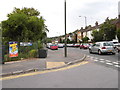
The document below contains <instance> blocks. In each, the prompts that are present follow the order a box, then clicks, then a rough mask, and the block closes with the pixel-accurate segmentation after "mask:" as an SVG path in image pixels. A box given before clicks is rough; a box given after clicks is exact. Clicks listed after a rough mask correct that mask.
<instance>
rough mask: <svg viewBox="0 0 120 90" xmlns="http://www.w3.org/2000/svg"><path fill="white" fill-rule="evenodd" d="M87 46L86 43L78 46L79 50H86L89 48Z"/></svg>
mask: <svg viewBox="0 0 120 90" xmlns="http://www.w3.org/2000/svg"><path fill="white" fill-rule="evenodd" d="M89 46H90V45H89V44H88V43H82V44H80V49H82V48H83V49H88V48H89Z"/></svg>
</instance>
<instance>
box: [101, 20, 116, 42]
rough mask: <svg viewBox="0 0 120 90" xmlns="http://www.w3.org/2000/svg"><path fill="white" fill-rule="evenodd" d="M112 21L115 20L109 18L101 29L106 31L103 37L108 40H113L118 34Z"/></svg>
mask: <svg viewBox="0 0 120 90" xmlns="http://www.w3.org/2000/svg"><path fill="white" fill-rule="evenodd" d="M111 21H113V20H112V19H111V20H107V21H106V22H104V24H102V25H101V27H100V31H103V33H104V36H103V39H104V40H107V41H111V40H112V39H114V38H115V35H116V27H115V25H113V24H111Z"/></svg>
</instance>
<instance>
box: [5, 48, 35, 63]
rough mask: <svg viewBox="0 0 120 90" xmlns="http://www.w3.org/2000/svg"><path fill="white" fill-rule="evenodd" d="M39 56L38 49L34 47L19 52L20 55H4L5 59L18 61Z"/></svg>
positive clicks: (6, 60)
mask: <svg viewBox="0 0 120 90" xmlns="http://www.w3.org/2000/svg"><path fill="white" fill-rule="evenodd" d="M34 57H37V50H35V49H32V50H30V51H29V52H28V53H18V57H9V54H6V55H4V61H5V62H9V61H17V60H21V59H27V58H34Z"/></svg>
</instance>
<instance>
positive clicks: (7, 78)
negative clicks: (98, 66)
mask: <svg viewBox="0 0 120 90" xmlns="http://www.w3.org/2000/svg"><path fill="white" fill-rule="evenodd" d="M87 63H89V62H88V61H83V62H80V63H77V64H74V65H70V66H67V67H63V68H59V69H52V70H45V71H38V72H32V73H26V74H21V75H13V76H8V77H2V78H0V80H9V79H15V78H20V77H26V76H32V75H38V74H44V73H49V72H56V71H61V70H66V69H70V68H73V67H77V66H80V65H84V64H87Z"/></svg>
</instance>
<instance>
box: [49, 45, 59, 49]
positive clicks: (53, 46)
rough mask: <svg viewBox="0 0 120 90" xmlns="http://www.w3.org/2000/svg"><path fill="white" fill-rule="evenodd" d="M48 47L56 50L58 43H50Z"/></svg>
mask: <svg viewBox="0 0 120 90" xmlns="http://www.w3.org/2000/svg"><path fill="white" fill-rule="evenodd" d="M50 49H51V50H58V45H56V44H52V45H50Z"/></svg>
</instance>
